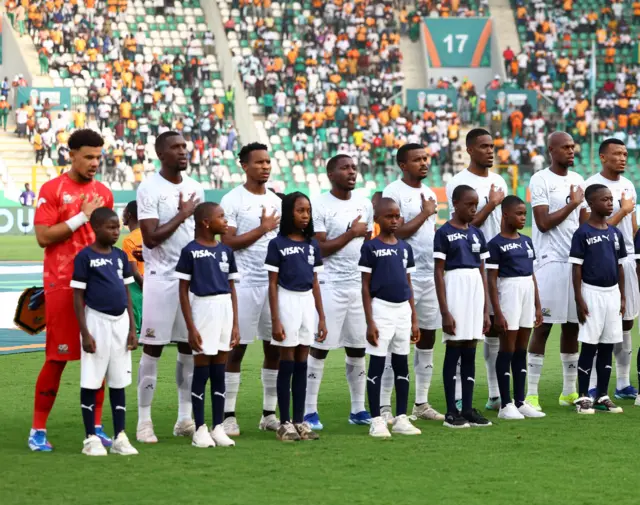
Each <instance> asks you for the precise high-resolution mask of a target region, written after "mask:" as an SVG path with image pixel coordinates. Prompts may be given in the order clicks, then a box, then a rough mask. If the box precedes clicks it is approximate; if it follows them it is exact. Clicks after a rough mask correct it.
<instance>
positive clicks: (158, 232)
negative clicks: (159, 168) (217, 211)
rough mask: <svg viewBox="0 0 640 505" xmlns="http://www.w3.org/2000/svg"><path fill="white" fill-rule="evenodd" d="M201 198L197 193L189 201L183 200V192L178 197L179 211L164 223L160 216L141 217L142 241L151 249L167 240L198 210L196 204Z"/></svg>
mask: <svg viewBox="0 0 640 505" xmlns="http://www.w3.org/2000/svg"><path fill="white" fill-rule="evenodd" d="M198 203H200V200H199V199H197V198H196V195H195V193H194V194H192V195H191V197H190V198H189V199H188V200H187V201H183V200H182V193H180V197H179V199H178V213H177V214H176V215H175V216H173V217H172V218H171V219H170V220H169V221H167V222H166V223H164V224H162V225H161V224H159V223H160V220H159V219H158V218H147V219H140V221H139V224H140V231H141V232H142V241H143V242H144V245H145V246H147V247H148V248H149V249H153V248H154V247H158V246H159V245H160V244H162V243H163V242H164V241H165V240H167V239H168V238H169V237H171V235H173V234H174V233H175V231H176V230H177V229H178V228H179V227H180V225H181V224H182V223H184V222H185V221H186V220H187V219H188V218H189V217H191V216H192V215H193V213H194V211H195V210H196V206H197V205H198Z"/></svg>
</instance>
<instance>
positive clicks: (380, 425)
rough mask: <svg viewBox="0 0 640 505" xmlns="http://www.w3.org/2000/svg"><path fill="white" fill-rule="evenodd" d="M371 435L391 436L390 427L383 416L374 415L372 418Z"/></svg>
mask: <svg viewBox="0 0 640 505" xmlns="http://www.w3.org/2000/svg"><path fill="white" fill-rule="evenodd" d="M369 435H370V436H372V437H374V438H391V433H390V432H389V428H387V422H386V421H385V420H384V419H383V417H382V416H378V417H374V418H372V419H371V426H369Z"/></svg>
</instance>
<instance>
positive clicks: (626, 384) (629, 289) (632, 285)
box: [613, 259, 640, 400]
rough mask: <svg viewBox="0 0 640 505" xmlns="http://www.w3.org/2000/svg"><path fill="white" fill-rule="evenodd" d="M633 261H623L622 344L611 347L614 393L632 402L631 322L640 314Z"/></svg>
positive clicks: (634, 396)
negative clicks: (614, 372)
mask: <svg viewBox="0 0 640 505" xmlns="http://www.w3.org/2000/svg"><path fill="white" fill-rule="evenodd" d="M635 263H636V262H635V260H634V259H626V260H624V262H623V264H622V267H623V269H624V286H625V289H624V291H625V311H624V316H623V318H622V342H620V343H618V344H615V345H614V347H613V356H614V358H615V360H616V392H615V397H616V398H618V399H625V400H633V399H635V398H636V396H637V395H638V390H637V389H636V388H635V387H633V386H632V385H631V379H630V376H631V357H632V354H633V340H632V338H631V330H632V329H633V321H634V320H635V318H636V317H638V312H640V291H639V290H638V276H637V274H636V264H635Z"/></svg>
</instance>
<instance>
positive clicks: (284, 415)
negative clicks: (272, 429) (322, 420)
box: [274, 346, 300, 442]
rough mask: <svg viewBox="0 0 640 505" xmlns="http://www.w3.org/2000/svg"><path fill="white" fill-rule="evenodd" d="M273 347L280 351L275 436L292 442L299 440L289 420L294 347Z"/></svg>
mask: <svg viewBox="0 0 640 505" xmlns="http://www.w3.org/2000/svg"><path fill="white" fill-rule="evenodd" d="M274 347H275V346H274ZM275 348H277V349H279V351H280V362H279V364H278V380H277V390H278V411H279V413H280V427H279V428H278V431H277V438H278V440H280V441H282V442H294V441H296V440H300V435H298V431H297V430H296V428H295V426H294V425H293V423H292V422H291V379H292V377H293V370H294V367H295V361H294V358H295V347H279V348H278V347H275Z"/></svg>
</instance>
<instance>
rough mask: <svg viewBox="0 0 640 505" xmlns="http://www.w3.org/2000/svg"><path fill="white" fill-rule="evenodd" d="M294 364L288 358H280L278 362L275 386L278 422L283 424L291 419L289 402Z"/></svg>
mask: <svg viewBox="0 0 640 505" xmlns="http://www.w3.org/2000/svg"><path fill="white" fill-rule="evenodd" d="M294 366H295V364H294V362H293V361H289V360H280V364H279V365H278V380H277V381H276V388H277V391H278V409H279V410H280V422H281V423H283V424H284V423H287V422H289V421H290V420H291V412H290V409H289V406H290V404H291V376H292V375H293V368H294Z"/></svg>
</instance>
